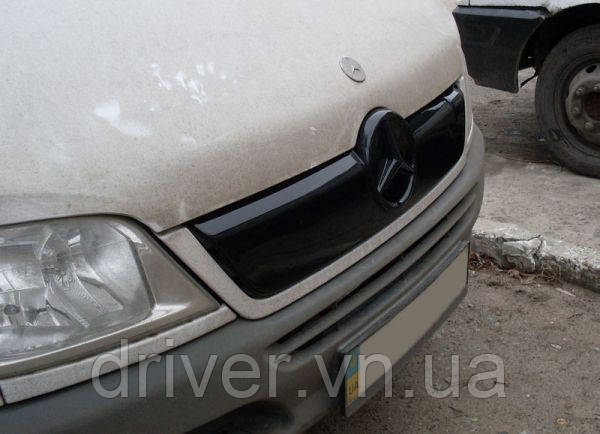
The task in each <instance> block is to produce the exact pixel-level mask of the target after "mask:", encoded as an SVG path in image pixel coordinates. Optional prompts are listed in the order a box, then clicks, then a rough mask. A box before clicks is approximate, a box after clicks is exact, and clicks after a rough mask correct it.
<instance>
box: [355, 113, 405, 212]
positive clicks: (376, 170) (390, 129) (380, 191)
mask: <svg viewBox="0 0 600 434" xmlns="http://www.w3.org/2000/svg"><path fill="white" fill-rule="evenodd" d="M360 137H361V139H360V142H359V147H358V152H359V155H360V158H361V160H362V161H363V163H364V165H365V167H366V168H367V171H368V173H369V178H370V182H371V185H372V186H373V191H374V194H375V195H376V197H377V200H378V202H379V203H380V204H381V205H382V206H383V207H384V208H398V207H400V206H402V205H404V204H405V203H406V202H407V201H408V200H409V199H410V196H411V194H412V192H413V189H414V185H415V177H416V144H415V140H414V138H413V135H412V133H411V130H410V127H409V125H408V123H407V122H406V120H405V119H404V118H402V117H401V116H400V115H398V114H397V113H394V112H392V111H390V110H387V109H377V110H375V111H373V112H371V114H370V115H369V116H368V117H367V118H366V120H365V121H364V123H363V126H362V132H361V135H360Z"/></svg>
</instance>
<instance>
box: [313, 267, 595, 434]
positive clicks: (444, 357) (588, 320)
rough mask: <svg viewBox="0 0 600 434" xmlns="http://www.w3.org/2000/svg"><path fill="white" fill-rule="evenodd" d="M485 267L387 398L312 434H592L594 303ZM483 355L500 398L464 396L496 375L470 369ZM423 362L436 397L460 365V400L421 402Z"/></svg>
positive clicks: (424, 398)
mask: <svg viewBox="0 0 600 434" xmlns="http://www.w3.org/2000/svg"><path fill="white" fill-rule="evenodd" d="M491 267H492V266H489V265H488V266H487V268H485V269H481V270H479V271H471V276H470V278H471V282H470V292H469V294H468V296H467V298H466V299H465V301H464V302H463V303H462V304H461V305H460V307H459V308H458V309H457V311H456V312H455V313H454V314H453V315H452V316H451V317H450V319H449V320H448V321H447V322H446V323H445V324H444V326H443V327H442V328H441V329H440V330H439V331H438V332H437V333H436V334H435V335H434V336H433V338H432V339H431V340H430V341H428V342H427V343H426V344H425V346H424V347H423V348H422V349H421V351H419V352H418V353H417V355H416V356H415V357H414V358H413V359H411V361H410V362H409V363H408V364H407V365H406V366H405V367H404V368H403V369H401V370H400V371H398V372H396V373H395V376H394V387H393V392H394V396H393V397H392V398H386V397H385V396H383V394H379V395H377V396H376V397H374V398H373V399H371V400H370V401H369V402H368V403H367V404H366V405H365V406H364V407H363V408H362V409H361V410H360V411H359V412H357V413H356V414H355V415H353V416H352V417H351V418H345V417H343V416H341V415H339V414H338V415H332V416H330V417H328V418H327V419H325V420H323V421H322V422H321V423H320V424H319V425H317V426H315V427H314V428H313V429H312V430H311V432H313V433H321V432H339V433H359V432H367V431H369V432H491V433H498V432H511V433H512V432H515V433H522V432H531V433H533V432H546V431H549V432H555V431H564V432H599V431H600V388H599V387H598V385H599V382H600V366H599V365H598V358H599V357H600V294H597V293H593V292H591V291H588V290H585V289H583V288H578V287H573V286H568V285H560V284H558V283H546V282H540V281H538V280H537V279H534V278H533V277H528V276H522V275H518V276H517V274H518V273H516V272H500V271H498V270H495V269H493V268H491ZM484 353H490V354H495V355H497V356H500V357H501V358H502V360H503V361H504V368H505V380H504V390H505V394H506V397H505V398H499V397H496V396H495V397H491V398H488V399H480V398H475V397H473V396H471V394H470V393H469V391H468V387H467V383H468V381H469V378H470V377H471V376H472V375H474V374H475V373H477V372H482V371H490V370H492V369H493V368H494V366H493V365H487V367H486V365H485V364H484V365H480V366H479V369H471V368H469V361H470V360H471V359H472V358H473V357H475V356H477V355H480V354H484ZM427 354H430V355H432V356H433V360H434V365H433V366H434V368H433V378H434V382H433V385H434V386H435V387H437V388H439V389H445V388H446V387H448V384H449V381H450V379H451V366H452V365H451V357H452V355H458V356H459V357H460V359H459V366H460V371H459V372H460V397H458V398H452V397H449V398H444V399H436V398H432V397H431V396H429V395H428V393H427V392H426V390H425V387H424V378H425V377H424V366H425V364H424V360H425V355H427ZM493 386H494V384H493V383H491V384H487V385H486V384H485V382H483V383H480V384H479V385H478V387H479V388H480V389H485V388H486V387H493ZM406 390H413V391H414V397H413V398H406V397H405V391H406Z"/></svg>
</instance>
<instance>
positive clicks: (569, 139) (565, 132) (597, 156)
mask: <svg viewBox="0 0 600 434" xmlns="http://www.w3.org/2000/svg"><path fill="white" fill-rule="evenodd" d="M595 65H596V66H595ZM596 69H598V71H596ZM588 70H591V71H592V72H591V73H594V75H593V77H594V80H596V78H595V77H596V73H597V74H599V75H598V76H600V25H593V26H589V27H584V28H581V29H579V30H576V31H575V32H573V33H571V34H569V35H568V36H566V37H565V38H564V39H562V40H561V41H560V42H559V43H558V44H557V45H556V46H555V47H554V49H553V50H552V51H551V52H550V54H549V55H548V56H547V58H546V60H545V61H544V64H543V66H542V68H541V72H540V76H539V79H538V83H537V88H536V112H537V118H538V122H539V125H540V127H541V129H542V132H543V134H544V136H545V137H546V139H547V142H548V143H549V148H550V151H551V152H552V153H553V154H554V156H555V157H556V158H557V159H558V160H559V161H560V162H561V163H562V164H564V165H565V166H567V167H569V168H570V169H572V170H574V171H575V172H578V173H581V174H583V175H587V176H592V177H595V178H600V142H598V141H597V139H596V131H600V119H598V122H597V123H596V122H593V123H592V125H593V126H595V130H594V131H593V133H590V134H592V135H593V137H592V138H590V135H589V134H588V135H587V136H586V132H585V131H583V127H582V126H581V122H582V121H581V120H577V119H573V117H574V116H575V115H577V116H578V117H581V116H582V115H581V113H579V112H580V110H581V107H580V105H579V104H580V103H581V101H583V100H581V101H580V102H579V103H576V102H573V98H574V97H573V96H572V95H573V85H577V84H578V83H579V82H580V80H585V79H586V77H585V76H582V74H586V73H587V71H588ZM591 73H590V74H591ZM581 82H585V81H581ZM594 82H595V81H594ZM585 83H589V80H588V81H587V82H585ZM588 87H589V86H584V90H585V89H587V88H588ZM580 89H581V87H578V88H577V91H578V92H581V93H583V92H582V91H581V90H580ZM592 89H593V86H592ZM585 92H586V93H585V94H584V96H583V98H587V97H588V93H587V92H588V91H587V90H585ZM594 92H595V91H592V90H590V91H589V95H591V96H590V98H594V99H593V100H592V104H593V107H594V109H593V110H590V111H589V113H592V115H593V116H594V117H595V116H597V114H598V112H597V109H596V107H597V103H598V99H596V94H595V93H594ZM578 95H579V94H578ZM598 98H600V93H598ZM587 101H588V100H585V101H584V104H583V105H584V107H588V105H587ZM570 104H572V105H570ZM576 105H577V107H575V106H576ZM569 110H570V111H569ZM584 110H586V109H585V108H584ZM568 111H569V112H568ZM583 115H584V116H586V118H585V119H584V120H583V121H584V125H585V128H587V129H588V130H589V129H590V126H589V125H590V122H587V123H585V120H586V119H588V118H587V117H588V111H585V112H584V113H583ZM570 117H571V119H570ZM598 135H599V136H600V133H599V134H598Z"/></svg>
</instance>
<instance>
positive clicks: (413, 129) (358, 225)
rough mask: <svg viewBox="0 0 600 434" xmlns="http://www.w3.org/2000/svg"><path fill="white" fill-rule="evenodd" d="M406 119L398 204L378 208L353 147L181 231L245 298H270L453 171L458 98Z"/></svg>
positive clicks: (460, 112)
mask: <svg viewBox="0 0 600 434" xmlns="http://www.w3.org/2000/svg"><path fill="white" fill-rule="evenodd" d="M406 121H407V125H408V128H409V129H410V134H411V135H412V138H413V139H414V141H415V143H416V144H415V149H416V156H415V161H416V170H415V174H414V188H412V190H411V193H410V196H408V198H406V200H403V202H402V204H401V206H397V207H395V208H394V207H391V208H390V207H389V206H382V203H381V201H380V200H378V199H379V197H378V196H377V194H376V192H375V194H374V189H373V182H372V179H371V176H372V173H371V172H370V171H369V169H370V168H369V167H366V164H365V161H364V160H365V159H364V155H362V154H361V152H360V151H361V150H360V149H359V146H358V145H357V149H355V150H353V151H350V152H348V153H346V154H343V155H341V156H339V157H338V158H336V159H335V160H333V161H330V162H328V163H325V164H324V165H322V166H320V167H317V168H315V169H314V170H312V171H310V172H309V173H305V174H302V175H300V176H299V177H296V178H294V179H291V180H289V181H287V182H284V183H282V184H280V185H277V186H275V187H273V188H271V189H269V190H267V191H264V192H261V193H259V194H257V195H254V196H252V197H250V198H248V199H246V200H244V201H242V202H240V203H236V204H233V205H231V206H228V207H226V208H224V209H221V210H218V211H215V212H213V213H211V214H209V215H207V216H205V217H202V218H200V219H198V220H195V221H193V222H191V223H190V224H189V225H188V227H189V229H190V230H191V232H192V233H193V234H194V235H195V236H196V237H197V238H198V240H199V241H200V242H201V243H202V245H203V246H204V247H205V248H206V249H207V251H208V252H209V253H210V254H211V256H212V257H213V258H214V259H215V260H216V261H217V263H218V264H219V265H220V266H221V267H222V268H223V270H224V271H225V272H226V273H227V274H228V275H229V277H231V279H232V280H233V281H234V282H235V283H236V284H237V285H238V286H239V287H240V288H241V289H242V290H243V291H244V292H245V293H247V294H248V295H250V296H252V297H254V298H267V297H270V296H273V295H275V294H277V293H279V292H281V291H283V290H285V289H287V288H289V287H290V286H292V285H294V284H295V283H298V282H300V281H301V280H303V279H304V278H306V277H308V276H310V275H311V274H314V273H316V272H317V271H319V270H321V269H322V268H324V267H326V266H327V265H329V264H331V263H332V262H333V261H335V260H336V259H338V258H339V257H341V256H343V255H344V254H345V253H347V252H349V251H351V250H352V249H354V248H355V247H357V246H359V245H360V244H362V243H363V242H365V241H366V240H368V239H369V238H371V237H372V236H373V235H375V234H376V233H377V232H379V231H380V230H382V229H383V228H385V227H386V226H388V225H389V224H390V223H392V222H393V221H394V220H396V219H398V217H400V216H401V215H402V214H403V213H404V212H406V211H407V210H408V209H409V208H410V207H411V206H413V205H414V204H415V203H417V202H418V201H419V200H421V199H422V198H423V197H424V196H425V195H426V194H427V193H428V192H429V191H431V190H432V189H433V188H434V187H435V185H437V183H438V182H439V181H440V180H441V179H442V178H443V177H444V176H445V175H446V174H447V173H448V171H450V169H451V168H452V167H454V165H455V164H456V163H457V161H458V160H459V159H460V157H461V155H462V153H463V149H464V142H465V135H464V134H465V110H464V98H463V95H462V93H461V91H460V90H459V89H458V87H457V86H453V87H451V88H449V89H448V90H447V91H446V92H444V93H443V94H442V95H441V96H440V97H439V98H437V99H436V100H434V101H433V102H432V103H431V104H429V105H428V106H426V107H425V108H423V109H422V110H420V111H419V112H418V113H416V114H414V115H413V116H411V117H409V118H408V119H407V120H406ZM363 127H364V126H363ZM361 131H362V129H361ZM359 144H360V138H359Z"/></svg>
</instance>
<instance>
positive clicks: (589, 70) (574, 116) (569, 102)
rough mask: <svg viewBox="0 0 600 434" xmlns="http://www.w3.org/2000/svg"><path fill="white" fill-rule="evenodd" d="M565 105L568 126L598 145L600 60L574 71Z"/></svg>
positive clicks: (599, 135) (599, 125)
mask: <svg viewBox="0 0 600 434" xmlns="http://www.w3.org/2000/svg"><path fill="white" fill-rule="evenodd" d="M565 105H566V107H565V109H566V115H567V119H568V121H569V124H570V126H571V127H573V128H574V129H575V130H576V132H577V133H578V135H579V136H581V137H582V138H583V139H585V140H586V141H588V142H591V143H593V144H595V145H600V61H596V62H592V63H588V64H587V65H585V66H583V67H580V68H579V69H578V70H576V71H575V72H574V74H573V75H572V78H571V80H570V82H569V84H568V95H567V98H566V100H565Z"/></svg>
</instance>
